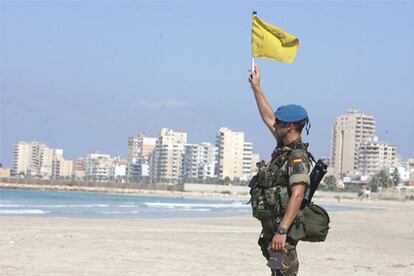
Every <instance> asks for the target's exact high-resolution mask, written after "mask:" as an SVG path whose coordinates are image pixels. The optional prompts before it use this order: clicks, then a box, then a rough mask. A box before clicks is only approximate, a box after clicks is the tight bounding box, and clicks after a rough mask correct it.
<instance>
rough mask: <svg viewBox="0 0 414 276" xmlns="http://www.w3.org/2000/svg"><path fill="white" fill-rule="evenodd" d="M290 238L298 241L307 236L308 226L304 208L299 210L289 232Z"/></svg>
mask: <svg viewBox="0 0 414 276" xmlns="http://www.w3.org/2000/svg"><path fill="white" fill-rule="evenodd" d="M288 236H289V238H291V239H292V240H295V241H298V240H302V239H303V238H305V236H306V228H305V223H304V215H303V212H302V210H300V211H299V213H298V215H297V216H296V218H295V220H294V221H293V223H292V225H291V226H290V229H289V232H288Z"/></svg>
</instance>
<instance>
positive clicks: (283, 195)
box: [278, 186, 289, 213]
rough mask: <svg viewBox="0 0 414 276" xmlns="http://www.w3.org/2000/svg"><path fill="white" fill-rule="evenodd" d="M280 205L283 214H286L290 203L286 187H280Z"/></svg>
mask: <svg viewBox="0 0 414 276" xmlns="http://www.w3.org/2000/svg"><path fill="white" fill-rule="evenodd" d="M279 189H280V190H279V195H278V196H279V205H280V209H281V212H283V213H284V212H285V211H286V209H287V206H288V202H289V193H288V188H287V187H285V186H282V187H279Z"/></svg>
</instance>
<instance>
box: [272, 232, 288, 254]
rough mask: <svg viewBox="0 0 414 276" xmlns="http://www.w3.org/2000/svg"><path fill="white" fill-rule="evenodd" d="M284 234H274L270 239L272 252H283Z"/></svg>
mask: <svg viewBox="0 0 414 276" xmlns="http://www.w3.org/2000/svg"><path fill="white" fill-rule="evenodd" d="M285 243H286V234H279V233H276V234H275V235H274V236H273V239H272V250H273V251H285V250H286V249H285Z"/></svg>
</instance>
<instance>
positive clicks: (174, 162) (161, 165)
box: [151, 128, 187, 180]
mask: <svg viewBox="0 0 414 276" xmlns="http://www.w3.org/2000/svg"><path fill="white" fill-rule="evenodd" d="M185 144H187V133H185V132H175V131H173V130H172V129H168V128H163V129H161V131H160V136H159V138H158V139H157V142H156V146H155V150H154V153H153V162H152V164H153V166H152V168H151V177H152V178H153V179H155V180H177V179H179V178H180V177H182V175H183V168H182V164H183V158H184V152H185Z"/></svg>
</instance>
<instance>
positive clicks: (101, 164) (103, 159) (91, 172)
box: [85, 152, 113, 181]
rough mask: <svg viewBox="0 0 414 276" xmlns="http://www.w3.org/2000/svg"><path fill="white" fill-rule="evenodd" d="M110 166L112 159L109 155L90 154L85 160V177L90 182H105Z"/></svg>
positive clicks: (107, 178)
mask: <svg viewBox="0 0 414 276" xmlns="http://www.w3.org/2000/svg"><path fill="white" fill-rule="evenodd" d="M112 164H113V159H112V158H111V156H110V155H109V154H102V153H99V152H93V153H90V154H88V155H87V156H86V158H85V165H86V171H85V176H86V178H87V179H89V180H92V181H107V180H109V177H110V175H109V171H110V167H111V166H112Z"/></svg>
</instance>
